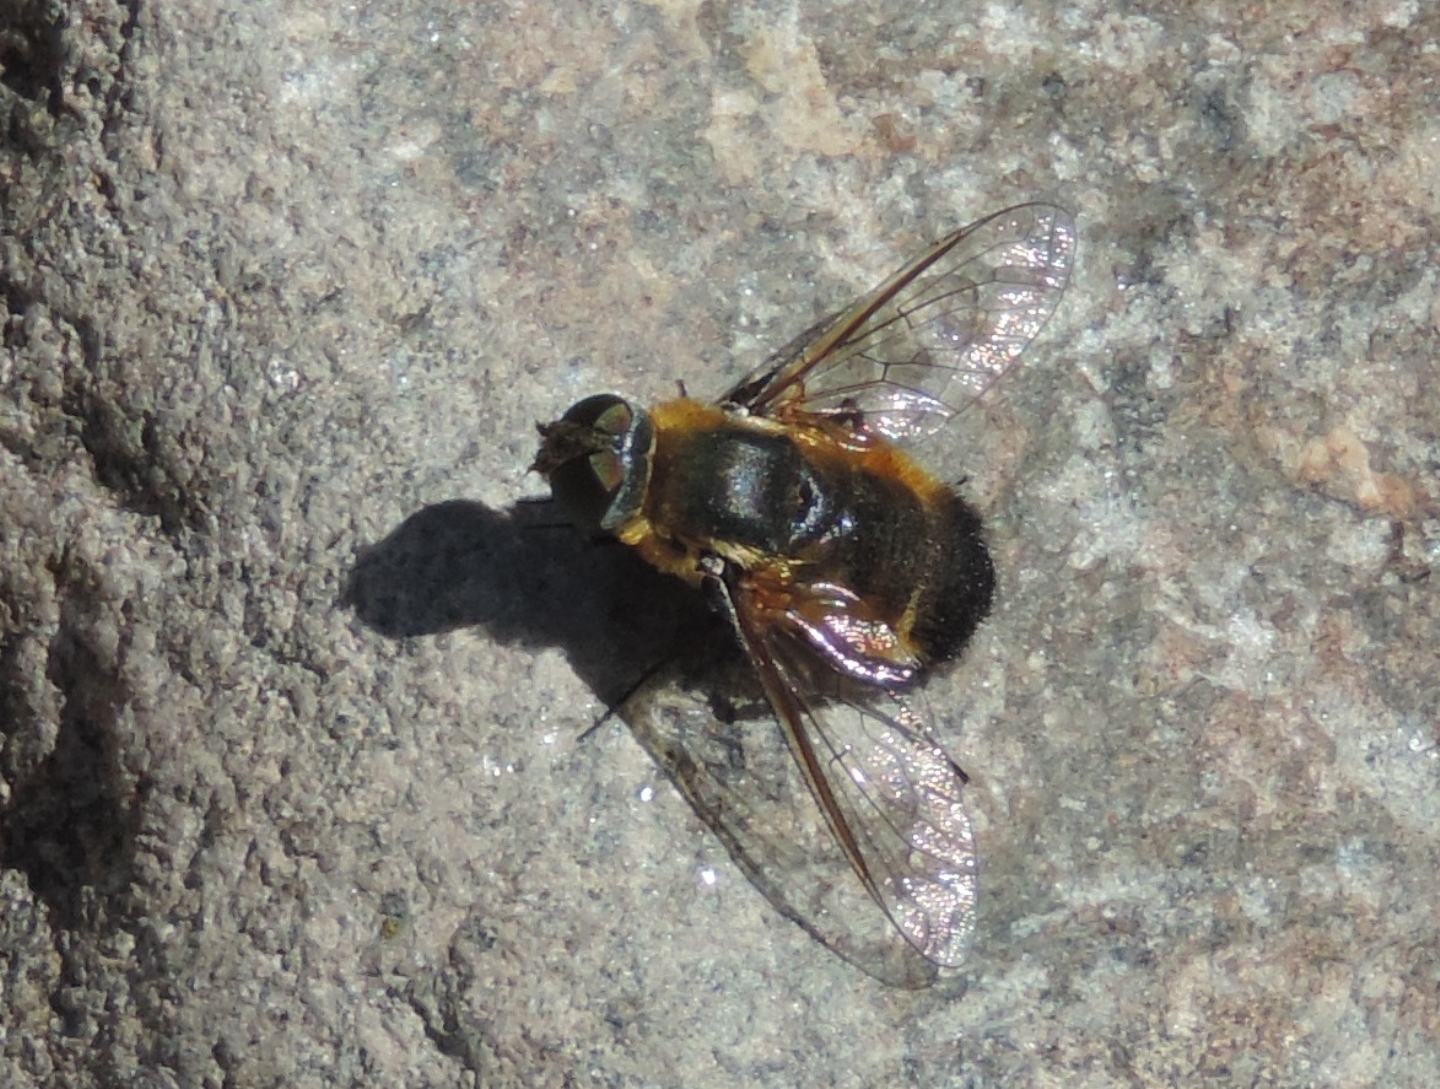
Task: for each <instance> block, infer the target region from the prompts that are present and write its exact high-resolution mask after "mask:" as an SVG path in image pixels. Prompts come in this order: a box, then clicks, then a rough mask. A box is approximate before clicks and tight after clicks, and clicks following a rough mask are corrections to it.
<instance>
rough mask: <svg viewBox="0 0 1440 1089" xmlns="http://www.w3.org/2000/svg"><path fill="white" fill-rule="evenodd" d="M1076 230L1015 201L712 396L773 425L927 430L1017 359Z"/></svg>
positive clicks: (892, 435) (1065, 218) (1047, 306)
mask: <svg viewBox="0 0 1440 1089" xmlns="http://www.w3.org/2000/svg"><path fill="white" fill-rule="evenodd" d="M1074 254H1075V223H1074V220H1073V219H1072V218H1071V216H1070V213H1069V212H1067V211H1065V210H1064V209H1063V208H1059V207H1057V206H1055V205H1053V204H1021V205H1017V206H1015V207H1013V208H1007V209H1005V210H1004V211H1002V212H996V213H995V214H994V215H991V216H988V217H986V218H985V219H981V220H978V221H977V222H975V223H972V224H970V225H969V226H968V227H962V228H961V229H960V230H958V231H956V232H954V233H953V234H950V235H948V236H946V237H945V238H942V239H941V240H940V241H939V242H937V243H935V244H934V245H933V246H931V247H930V248H929V249H928V250H926V251H925V252H924V253H922V254H921V255H920V256H919V257H917V258H915V259H914V260H913V261H911V262H910V263H909V264H907V265H906V266H905V267H904V268H902V269H900V271H898V272H896V273H895V275H893V276H891V277H890V279H888V280H886V281H885V282H884V283H883V284H881V285H880V286H879V287H877V288H876V289H875V290H874V291H872V292H870V294H868V295H866V296H865V297H864V298H862V299H860V300H859V301H857V302H856V303H855V304H854V305H853V306H851V307H850V308H849V309H847V310H845V311H844V312H842V313H841V314H839V315H837V316H836V317H835V318H834V319H832V320H830V321H827V322H823V323H821V324H820V325H819V326H817V327H816V329H815V330H813V331H812V333H813V335H811V334H806V336H805V337H803V338H802V340H801V341H800V342H799V347H798V348H795V349H793V350H791V349H787V350H785V351H783V352H781V353H780V355H779V356H778V357H777V358H776V359H775V360H772V361H770V362H768V363H766V364H765V365H763V366H762V367H761V368H760V369H759V370H757V371H755V372H754V373H753V374H751V375H749V376H748V377H747V378H746V379H745V380H744V381H742V382H741V383H740V384H739V385H737V386H735V387H734V388H733V389H731V390H730V392H729V393H727V394H726V395H725V396H724V397H722V398H721V399H720V400H721V403H722V404H731V405H735V406H737V407H741V408H744V409H745V410H747V411H748V412H750V413H752V414H755V415H760V416H768V417H773V418H777V419H790V420H792V421H795V422H804V418H807V417H808V418H810V419H812V420H815V419H818V420H822V421H829V422H831V423H832V424H838V425H839V426H841V427H844V428H846V429H849V430H851V431H853V432H855V433H857V434H859V435H866V434H868V435H878V436H880V437H882V438H886V439H890V440H892V441H893V440H897V439H903V438H910V437H915V436H919V435H926V434H930V433H931V432H933V431H936V430H938V429H939V428H940V427H941V426H943V425H944V423H945V422H946V421H947V420H949V419H950V417H952V416H953V415H955V413H956V412H958V411H960V410H961V409H963V408H964V407H965V406H966V405H967V404H969V403H970V402H972V401H973V400H974V399H975V398H977V397H979V396H980V395H981V394H983V393H984V392H985V391H986V390H987V389H988V388H989V387H990V386H991V385H993V384H994V383H995V382H996V381H997V380H998V379H999V378H1000V377H1001V376H1002V375H1004V374H1005V373H1006V372H1007V371H1009V370H1010V369H1011V368H1012V367H1013V366H1014V365H1015V363H1016V362H1017V361H1018V360H1019V358H1020V355H1021V353H1022V352H1024V350H1025V347H1026V345H1028V344H1029V343H1030V341H1031V340H1033V339H1034V337H1035V334H1036V333H1038V332H1039V331H1040V328H1041V326H1043V325H1044V324H1045V322H1046V320H1047V319H1048V318H1049V317H1050V315H1051V314H1052V313H1053V312H1054V310H1055V307H1056V305H1057V304H1058V303H1059V301H1060V296H1061V294H1062V293H1063V292H1064V290H1065V284H1066V281H1067V280H1068V279H1069V276H1070V266H1071V263H1072V261H1073V259H1074Z"/></svg>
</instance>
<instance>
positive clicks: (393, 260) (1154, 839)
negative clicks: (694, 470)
mask: <svg viewBox="0 0 1440 1089" xmlns="http://www.w3.org/2000/svg"><path fill="white" fill-rule="evenodd" d="M1437 42H1440V9H1437V8H1436V7H1435V6H1434V5H1432V4H1428V3H1414V2H1404V0H1394V2H1389V3H1383V2H1377V3H1339V2H1335V0H1314V2H1305V3H1278V4H1254V5H1239V4H1226V3H1208V4H1205V3H1200V4H1166V3H1132V4H1114V3H1109V2H1098V0H1096V2H1087V3H1066V2H1055V3H1046V4H1029V5H1002V4H986V5H961V4H954V3H949V4H946V3H932V4H926V5H915V6H913V9H912V8H911V6H910V5H897V4H893V3H887V2H884V0H862V2H857V3H841V4H819V3H815V4H811V3H776V4H768V3H766V4H758V5H743V4H729V3H724V2H705V3H692V2H686V0H656V2H654V3H641V2H627V0H620V2H618V3H613V4H604V5H601V4H572V3H566V4H553V3H538V2H534V0H515V2H512V3H506V2H497V3H471V2H463V3H461V2H455V3H439V2H425V0H419V2H416V0H366V2H361V3H355V4H324V3H296V2H293V0H257V2H247V3H233V4H228V5H226V4H218V3H213V2H204V0H164V2H163V3H159V2H145V0H128V2H123V3H121V2H111V0H89V2H63V0H12V2H10V3H8V4H6V5H5V8H4V12H3V14H0V117H3V132H4V137H3V146H0V216H3V221H0V230H3V239H0V289H3V290H0V297H3V301H4V304H5V312H4V333H3V353H0V388H3V400H0V728H3V735H4V745H3V751H0V766H3V775H0V822H3V823H0V935H3V937H0V1002H3V1008H0V1085H4V1086H17V1087H26V1086H57V1087H58V1086H65V1087H68V1089H89V1087H92V1086H93V1087H109V1086H120V1085H124V1086H140V1087H145V1089H156V1087H169V1086H181V1087H190V1086H205V1087H216V1089H219V1087H222V1086H223V1087H233V1089H250V1087H262V1086H264V1087H271V1086H274V1087H280V1086H284V1087H287V1089H319V1087H331V1086H351V1085H354V1086H361V1085H364V1086H380V1085H387V1086H398V1085H409V1086H441V1087H445V1086H486V1087H503V1086H576V1087H580V1086H685V1087H687V1089H710V1087H726V1089H730V1087H734V1086H765V1087H771V1086H773V1087H787V1089H788V1087H793V1086H799V1085H804V1086H844V1087H851V1086H853V1087H857V1089H858V1087H867V1089H868V1087H874V1086H910V1085H914V1086H926V1087H929V1086H1001V1085H1005V1086H1030V1085H1034V1086H1051V1085H1064V1086H1067V1087H1069V1089H1081V1087H1085V1089H1089V1087H1097V1089H1098V1087H1110V1086H1117V1087H1118V1086H1217V1087H1222V1086H1223V1087H1230V1086H1274V1087H1301V1086H1318V1087H1328V1086H1337V1087H1360V1086H1383V1087H1386V1089H1404V1087H1415V1089H1420V1087H1432V1086H1434V1085H1436V1084H1440V1059H1437V1052H1440V912H1437V904H1440V876H1437V874H1440V849H1437V845H1440V737H1437V720H1440V670H1437V655H1436V648H1437V644H1440V621H1437V617H1440V605H1437V587H1440V573H1435V569H1436V568H1437V566H1440V499H1437V495H1440V484H1437V481H1440V395H1437V387H1440V363H1437V359H1440V328H1437V327H1440V301H1437V300H1440V289H1437V272H1436V269H1437V266H1440V47H1437ZM1036 198H1044V199H1050V200H1055V201H1058V202H1060V203H1062V204H1064V205H1066V206H1067V207H1069V208H1071V209H1072V210H1073V211H1074V213H1075V216H1076V219H1077V222H1078V224H1079V230H1080V249H1079V262H1078V266H1077V269H1076V273H1075V276H1074V278H1073V280H1072V283H1071V286H1070V290H1069V292H1068V294H1067V296H1066V298H1065V300H1064V303H1063V304H1062V306H1061V308H1060V311H1059V312H1058V313H1057V315H1056V317H1055V319H1054V320H1053V321H1052V323H1051V325H1050V326H1049V328H1048V329H1047V330H1046V332H1045V333H1044V334H1043V335H1042V338H1041V340H1040V342H1039V343H1038V344H1037V346H1036V348H1035V349H1034V351H1033V352H1032V354H1031V355H1030V357H1029V359H1028V362H1027V364H1026V365H1025V366H1024V367H1023V368H1022V369H1021V370H1020V371H1019V372H1018V373H1016V374H1015V375H1012V376H1011V377H1010V378H1009V379H1007V381H1006V382H1005V383H1004V384H1003V386H1002V387H1000V388H999V389H997V390H996V391H995V393H994V395H993V396H992V397H991V398H990V399H989V400H988V402H987V403H986V404H985V405H984V406H983V407H982V408H981V409H980V410H977V411H975V412H971V413H969V414H968V415H967V417H966V418H965V421H964V424H963V427H959V430H961V431H963V432H964V437H965V440H966V441H967V442H968V444H969V446H970V447H971V453H970V455H969V456H968V457H967V459H966V461H965V463H964V464H961V465H958V466H956V464H955V463H946V464H947V466H948V467H949V470H950V472H952V473H953V474H954V475H955V476H957V477H958V476H960V475H965V476H967V477H968V478H969V483H968V485H967V491H968V493H969V494H970V495H971V497H972V498H973V499H974V500H975V501H976V503H977V504H978V505H979V506H980V507H981V508H982V509H983V510H984V512H985V514H986V517H987V519H988V522H989V525H990V537H991V541H992V545H993V550H994V553H995V557H996V563H997V568H998V570H999V579H1000V583H999V599H998V607H997V612H996V615H995V616H994V617H993V618H992V620H991V621H990V622H989V623H988V624H987V625H986V626H985V628H984V629H983V631H982V633H981V635H980V636H979V637H978V638H977V639H976V641H975V643H974V644H973V646H972V648H971V651H970V653H969V655H968V656H967V658H966V660H965V661H964V662H963V663H962V664H961V665H960V666H959V667H958V668H957V669H955V670H954V671H952V672H950V673H948V674H946V675H944V676H941V677H937V678H936V679H935V680H934V681H933V682H932V684H931V685H930V687H929V700H930V704H931V706H932V707H933V708H934V709H935V711H936V715H937V720H938V725H939V726H940V728H941V729H942V731H943V732H944V733H945V736H946V737H947V738H949V739H950V745H951V748H952V749H953V751H954V753H955V755H956V757H957V758H958V759H959V760H960V761H961V762H962V763H963V764H964V766H965V767H966V768H967V769H968V770H969V771H970V772H971V774H972V776H973V783H972V787H971V794H970V801H971V808H972V811H973V813H974V816H975V820H976V822H977V826H978V829H979V836H980V844H981V849H982V853H983V866H984V869H983V872H982V880H983V886H982V903H981V911H980V920H979V933H978V935H977V938H976V942H975V947H974V952H973V957H972V959H971V962H970V964H969V965H968V966H967V967H966V968H965V969H964V970H962V971H961V972H959V973H958V974H956V975H955V976H953V977H950V978H948V979H946V980H943V981H942V982H941V983H940V984H939V985H937V986H936V987H934V988H931V989H929V990H926V991H920V992H901V991H893V990H887V989H885V988H883V987H881V986H879V985H877V984H875V983H874V982H872V981H871V980H869V979H868V978H866V977H865V976H863V975H859V974H858V973H856V972H855V971H854V970H853V969H852V968H850V967H849V966H847V965H846V964H845V963H844V962H842V961H840V960H839V959H837V958H836V957H834V956H832V955H830V954H829V953H828V952H827V951H826V950H824V949H823V948H821V947H820V946H818V945H817V944H815V943H814V942H812V941H811V940H810V939H809V938H807V937H806V935H805V934H804V933H803V932H802V931H801V930H800V929H799V928H797V927H795V926H794V925H792V924H791V923H789V922H788V921H786V920H785V919H783V918H780V917H779V916H777V915H776V914H775V913H774V912H772V911H771V910H770V909H769V907H768V905H767V904H766V902H765V901H764V900H763V899H762V898H761V897H760V896H758V895H757V894H756V893H755V891H754V890H753V889H752V888H751V887H750V886H749V884H748V883H747V882H746V881H745V879H744V878H743V876H742V875H741V874H740V872H739V871H738V870H736V869H735V868H734V866H733V865H732V864H731V863H730V862H729V860H728V858H727V856H726V854H725V851H724V849H723V848H722V847H721V845H720V844H719V843H718V842H717V841H715V840H714V839H713V838H712V837H710V836H709V835H708V834H707V833H706V832H705V831H704V829H703V827H702V826H701V825H700V823H699V822H698V821H697V819H696V818H695V817H694V816H693V815H692V814H691V813H690V811H689V809H688V808H687V807H686V805H685V803H684V802H683V801H682V800H681V799H680V797H679V796H678V795H677V794H676V793H675V791H674V790H673V789H672V788H671V786H670V785H669V783H668V781H667V780H665V779H664V777H663V776H662V775H661V774H660V773H659V772H658V771H657V770H656V769H655V767H654V766H653V765H652V764H651V762H650V761H649V759H648V758H647V757H646V755H645V754H644V753H643V752H642V751H641V749H640V748H639V747H638V746H637V745H636V744H635V742H634V740H633V739H632V738H631V737H630V736H629V735H628V734H627V732H626V730H625V729H624V727H623V725H621V724H619V723H611V724H608V725H607V726H605V727H604V728H603V729H601V730H600V731H598V732H597V733H596V734H595V735H594V737H592V738H591V739H590V740H588V741H586V742H584V743H579V742H577V740H576V737H577V735H578V734H579V733H580V732H581V731H582V730H583V729H584V728H585V727H586V726H588V725H589V724H590V723H591V722H592V721H593V720H594V718H595V717H596V715H597V714H598V713H599V712H600V710H601V709H602V707H603V704H604V700H605V699H608V698H613V696H614V695H615V694H616V693H617V692H618V691H620V690H623V688H624V686H625V682H626V680H627V679H628V678H629V677H633V675H634V674H633V670H634V669H635V668H637V666H643V658H644V657H645V655H644V653H643V652H642V647H643V641H644V635H643V632H644V631H645V630H647V623H648V619H649V614H650V613H651V612H652V611H658V606H655V605H654V598H653V597H652V595H653V594H656V593H658V592H659V591H658V590H657V589H656V588H655V586H654V583H653V581H652V582H645V581H643V580H641V581H637V582H635V583H634V585H636V586H638V587H641V589H637V590H634V591H627V590H626V589H625V587H626V586H627V585H629V583H628V582H627V580H628V579H631V578H638V576H637V575H636V572H635V571H634V570H633V569H631V568H628V567H626V565H625V561H624V558H623V557H620V558H617V557H616V555H615V551H616V550H613V549H612V550H606V549H601V548H589V547H587V546H586V545H585V544H584V543H583V542H578V541H575V540H574V539H573V536H572V535H571V534H570V533H569V531H568V530H565V529H562V528H554V527H550V526H546V525H535V524H532V523H533V519H531V520H528V521H527V510H526V508H525V507H523V506H522V507H519V508H516V507H515V504H516V502H517V500H520V499H521V498H523V497H527V496H534V495H537V494H539V492H540V490H541V489H540V481H539V480H538V479H537V478H536V477H534V476H532V475H528V474H527V472H526V469H527V466H528V464H529V461H530V458H531V457H532V456H533V452H534V446H535V435H534V426H533V425H534V421H535V420H537V419H550V418H552V417H553V416H555V415H556V414H557V413H558V412H559V411H561V410H562V409H563V408H564V407H565V406H566V405H568V404H569V403H570V402H571V401H573V400H575V399H577V398H578V397H579V396H582V395H584V394H587V393H591V392H597V391H602V390H607V389H617V390H621V391H624V392H626V393H628V394H630V395H633V396H635V397H637V398H639V399H641V400H645V399H650V398H655V397H659V396H665V395H667V394H670V393H671V392H673V390H674V389H675V382H676V381H677V380H683V381H684V382H685V383H686V384H687V386H688V387H689V389H690V390H691V391H692V392H695V393H698V394H702V395H703V394H709V393H713V392H718V391H719V390H720V389H722V388H723V386H724V385H725V384H726V383H727V382H728V381H729V380H731V379H733V378H735V377H736V376H738V375H739V374H740V373H741V372H742V371H744V370H746V369H748V368H749V367H750V366H751V365H753V364H754V363H755V362H757V361H758V360H759V359H760V358H761V357H762V356H763V355H764V354H765V353H766V352H767V351H768V350H770V349H772V348H775V347H777V346H778V345H780V344H782V343H784V342H785V341H787V340H788V339H789V338H790V337H791V336H792V335H793V334H794V333H796V332H797V331H799V330H800V329H802V328H804V327H805V326H806V325H807V324H809V323H810V322H811V321H813V320H814V319H815V318H816V317H817V316H818V315H819V314H821V313H822V312H824V311H826V310H828V309H831V308H833V307H835V306H836V305H838V304H840V303H842V302H844V301H846V299H847V298H848V297H851V296H853V295H854V294H855V293H856V292H857V291H858V290H860V289H863V288H865V287H868V286H869V285H870V284H871V283H873V282H874V281H875V280H877V279H878V278H879V277H880V276H881V275H883V274H884V273H886V272H887V271H889V270H890V269H891V268H893V267H894V266H896V265H898V264H899V263H900V262H901V261H902V260H904V259H905V258H906V257H908V256H909V255H910V254H911V253H913V252H914V251H915V250H916V249H917V248H918V247H919V246H920V245H922V244H923V243H924V241H925V240H926V239H928V238H931V237H934V236H936V235H938V234H940V233H942V232H944V231H946V230H949V229H951V228H953V227H954V226H956V225H958V224H960V223H963V222H965V221H967V220H969V219H973V218H975V217H977V216H979V215H981V214H983V213H985V212H988V211H993V210H995V209H997V208H1000V207H1003V206H1004V205H1006V204H1008V203H1015V202H1018V201H1022V200H1027V199H1036ZM957 426H958V425H957ZM921 456H922V457H924V456H925V452H924V450H923V449H922V451H921ZM627 594H628V597H627V596H626V595H627ZM627 600H628V601H631V602H633V605H631V606H630V607H626V602H627Z"/></svg>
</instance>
